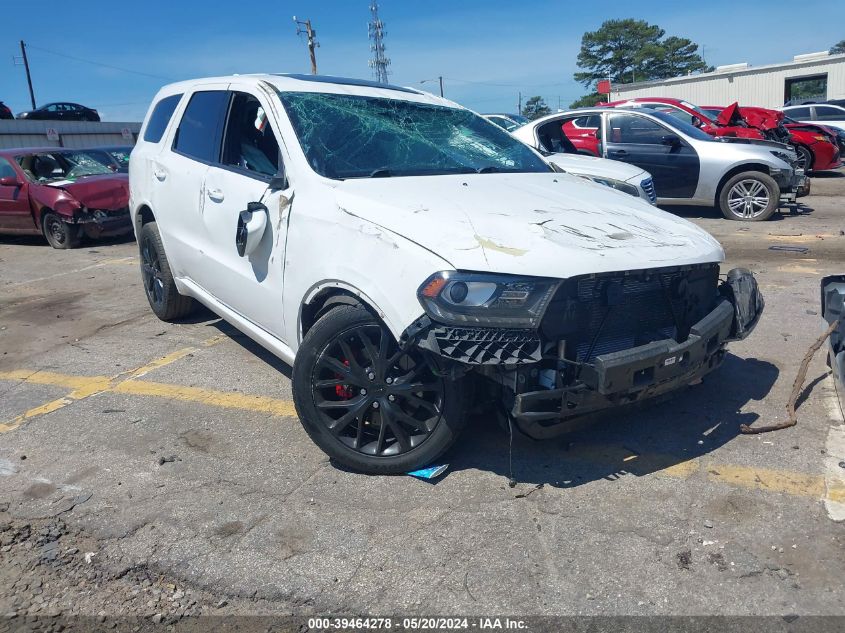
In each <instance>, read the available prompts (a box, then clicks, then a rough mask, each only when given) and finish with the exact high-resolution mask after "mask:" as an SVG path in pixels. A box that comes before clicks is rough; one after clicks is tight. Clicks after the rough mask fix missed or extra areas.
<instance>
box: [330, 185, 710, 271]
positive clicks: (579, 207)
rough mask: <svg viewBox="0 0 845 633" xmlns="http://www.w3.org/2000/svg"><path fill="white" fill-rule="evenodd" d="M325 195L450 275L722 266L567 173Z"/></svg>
mask: <svg viewBox="0 0 845 633" xmlns="http://www.w3.org/2000/svg"><path fill="white" fill-rule="evenodd" d="M335 195H336V200H337V204H338V207H339V208H340V210H341V211H342V212H344V213H346V214H348V215H350V216H352V217H354V218H356V219H358V220H360V221H362V222H367V223H372V224H375V225H377V226H379V227H382V228H384V229H387V230H389V231H392V232H394V233H396V234H399V235H401V236H403V237H405V238H407V239H408V240H411V241H413V242H416V243H417V244H419V245H420V246H422V247H423V248H426V249H428V250H429V251H431V252H433V253H435V254H436V255H438V256H439V257H441V258H443V259H445V260H446V261H448V262H449V263H450V264H451V265H452V266H454V267H455V268H456V269H458V270H475V271H491V272H499V273H511V274H525V275H535V276H546V277H571V276H574V275H581V274H587V273H598V272H609V271H617V270H634V269H644V268H656V267H661V266H674V265H683V264H697V263H705V262H716V261H721V260H722V259H723V258H724V252H723V251H722V248H721V246H720V245H719V243H718V242H717V241H716V240H715V239H714V238H713V237H712V236H710V235H709V234H708V233H706V232H705V231H703V230H701V229H699V228H698V227H697V226H695V225H694V224H692V223H690V222H687V221H686V220H683V219H681V218H678V217H676V216H673V215H671V214H669V213H666V212H664V211H661V210H659V209H656V208H654V207H652V206H651V205H649V204H647V203H646V202H643V201H642V200H639V199H637V198H634V197H632V196H629V195H628V194H625V193H621V192H618V191H615V190H613V189H610V188H608V187H605V186H603V185H598V184H595V183H592V182H588V181H585V180H584V179H583V178H579V177H577V176H570V175H567V174H554V173H550V174H542V173H541V174H479V175H475V174H473V175H469V176H463V175H459V176H428V177H402V178H368V179H356V180H346V181H343V182H340V183H339V184H338V185H337V190H336V194H335ZM365 228H369V227H366V226H365V225H363V224H362V229H365ZM362 232H363V233H365V234H368V233H369V232H368V231H366V230H362Z"/></svg>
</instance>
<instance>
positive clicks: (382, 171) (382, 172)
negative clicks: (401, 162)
mask: <svg viewBox="0 0 845 633" xmlns="http://www.w3.org/2000/svg"><path fill="white" fill-rule="evenodd" d="M392 175H393V174H391V173H390V170H389V169H387V168H386V167H379V168H378V169H374V170H373V171H371V172H370V178H390V177H391V176H392Z"/></svg>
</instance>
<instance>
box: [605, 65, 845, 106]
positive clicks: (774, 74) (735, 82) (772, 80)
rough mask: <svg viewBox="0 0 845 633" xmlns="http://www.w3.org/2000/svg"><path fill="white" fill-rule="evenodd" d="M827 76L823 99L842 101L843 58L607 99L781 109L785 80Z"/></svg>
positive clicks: (633, 87) (679, 82) (617, 89)
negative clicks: (657, 99)
mask: <svg viewBox="0 0 845 633" xmlns="http://www.w3.org/2000/svg"><path fill="white" fill-rule="evenodd" d="M825 73H827V98H828V99H845V55H834V56H831V57H826V58H821V59H814V60H810V61H806V62H792V63H789V64H779V65H776V66H761V67H760V68H754V67H749V68H747V69H743V70H733V71H725V72H713V73H706V74H702V75H692V76H690V77H675V78H673V79H667V80H665V81H653V82H645V83H637V84H629V85H625V84H619V85H615V86H613V92H612V93H611V99H612V100H614V101H616V100H620V99H633V98H636V97H672V98H676V99H685V100H687V101H690V102H691V103H694V104H696V105H714V106H726V105H730V104H731V103H733V102H734V101H738V102H739V103H740V105H749V106H758V107H762V108H777V107H780V106H782V105H783V100H784V99H783V98H784V93H785V89H786V80H787V79H789V78H791V77H808V76H813V75H821V74H825Z"/></svg>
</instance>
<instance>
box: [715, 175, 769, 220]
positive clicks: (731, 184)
mask: <svg viewBox="0 0 845 633" xmlns="http://www.w3.org/2000/svg"><path fill="white" fill-rule="evenodd" d="M779 204H780V187H779V186H778V183H777V182H775V179H774V178H772V177H771V176H769V174H764V173H763V172H760V171H746V172H743V173H741V174H737V175H735V176H734V177H733V178H731V179H730V180H728V182H726V183H725V186H724V187H722V191H721V192H720V194H719V208H720V209H721V211H722V215H724V216H725V217H726V218H727V219H729V220H739V221H741V222H762V221H763V220H768V219H769V218H770V217H772V214H773V213H774V212H775V211H777V209H778V205H779Z"/></svg>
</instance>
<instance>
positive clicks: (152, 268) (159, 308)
mask: <svg viewBox="0 0 845 633" xmlns="http://www.w3.org/2000/svg"><path fill="white" fill-rule="evenodd" d="M138 248H139V250H140V255H141V279H142V281H143V282H144V292H146V294H147V300H148V301H149V302H150V307H151V308H152V309H153V312H155V315H156V316H157V317H158V318H159V319H161V320H162V321H173V320H175V319H180V318H182V317H185V316H187V315H188V314H190V313H191V312H192V311H193V310H194V308H195V307H196V304H195V303H194V300H193V299H192V298H191V297H185V296H183V295H180V294H179V291H178V290H177V289H176V282H175V281H173V274H172V273H171V272H170V264H169V263H168V261H167V256H166V255H165V254H164V245H163V244H162V243H161V235H160V234H159V232H158V227H157V226H156V223H155V222H147V223H146V224H145V225H144V226H142V227H141V234H140V236H139V237H138Z"/></svg>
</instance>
